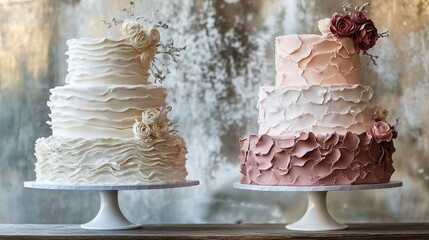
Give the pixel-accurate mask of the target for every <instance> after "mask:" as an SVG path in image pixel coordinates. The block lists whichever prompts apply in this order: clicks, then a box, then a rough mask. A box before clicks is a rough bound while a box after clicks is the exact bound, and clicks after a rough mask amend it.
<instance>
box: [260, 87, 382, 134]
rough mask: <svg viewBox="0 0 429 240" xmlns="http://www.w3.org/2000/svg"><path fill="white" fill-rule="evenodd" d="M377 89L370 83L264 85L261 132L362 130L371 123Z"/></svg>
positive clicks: (325, 132) (343, 132)
mask: <svg viewBox="0 0 429 240" xmlns="http://www.w3.org/2000/svg"><path fill="white" fill-rule="evenodd" d="M372 97H373V90H372V88H371V87H369V86H363V85H359V84H355V85H329V86H320V85H307V86H267V85H265V86H263V87H261V89H260V91H259V101H258V104H257V108H258V109H259V117H258V124H259V135H262V134H268V135H271V136H280V135H291V134H292V135H296V136H298V135H299V134H300V133H301V132H313V133H316V134H327V133H333V132H337V133H339V134H345V133H346V132H347V131H350V132H353V133H358V134H359V133H362V132H365V131H367V127H368V126H369V125H371V124H372V123H373V122H374V120H373V119H372V116H373V111H374V106H375V103H374V100H373V98H372Z"/></svg>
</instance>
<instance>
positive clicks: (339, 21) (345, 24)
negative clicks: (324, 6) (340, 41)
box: [329, 13, 358, 37]
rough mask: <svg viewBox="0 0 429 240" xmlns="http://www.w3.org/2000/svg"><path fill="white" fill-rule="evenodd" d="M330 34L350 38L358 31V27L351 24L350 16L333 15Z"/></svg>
mask: <svg viewBox="0 0 429 240" xmlns="http://www.w3.org/2000/svg"><path fill="white" fill-rule="evenodd" d="M329 29H330V30H331V33H332V34H334V35H337V36H343V37H349V36H352V35H353V34H354V33H355V32H356V31H357V29H358V26H357V25H356V23H355V22H353V20H352V18H351V17H350V15H348V14H346V15H342V14H339V13H334V15H332V18H331V26H330V28H329Z"/></svg>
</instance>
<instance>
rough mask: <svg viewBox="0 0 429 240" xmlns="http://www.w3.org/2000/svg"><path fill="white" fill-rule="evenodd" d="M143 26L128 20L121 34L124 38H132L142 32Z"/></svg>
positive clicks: (124, 23) (123, 25) (122, 27)
mask: <svg viewBox="0 0 429 240" xmlns="http://www.w3.org/2000/svg"><path fill="white" fill-rule="evenodd" d="M140 29H141V25H140V24H139V23H138V22H136V21H133V20H130V19H127V20H125V21H124V22H123V23H122V26H121V34H122V36H124V37H132V36H134V35H136V34H137V33H138V32H140Z"/></svg>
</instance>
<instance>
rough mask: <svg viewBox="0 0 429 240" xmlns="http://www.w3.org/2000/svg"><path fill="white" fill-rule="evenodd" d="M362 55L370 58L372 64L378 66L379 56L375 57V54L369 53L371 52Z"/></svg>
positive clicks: (364, 52)
mask: <svg viewBox="0 0 429 240" xmlns="http://www.w3.org/2000/svg"><path fill="white" fill-rule="evenodd" d="M362 55H366V56H368V57H369V61H371V62H372V64H374V65H376V66H377V59H378V56H377V55H373V54H371V53H369V52H367V51H363V52H362ZM369 61H368V64H369Z"/></svg>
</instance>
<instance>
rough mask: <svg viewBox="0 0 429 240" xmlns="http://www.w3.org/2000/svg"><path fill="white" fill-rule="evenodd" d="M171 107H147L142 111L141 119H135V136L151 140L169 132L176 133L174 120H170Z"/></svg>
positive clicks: (162, 136) (163, 136) (139, 138)
mask: <svg viewBox="0 0 429 240" xmlns="http://www.w3.org/2000/svg"><path fill="white" fill-rule="evenodd" d="M169 111H171V107H157V108H147V109H145V110H144V111H143V112H142V118H141V121H139V120H138V119H135V122H134V125H133V132H134V137H135V138H136V139H138V140H146V141H151V140H155V139H158V138H165V136H166V135H168V134H176V133H177V130H176V128H175V124H174V122H169V121H168V118H167V113H168V112H169Z"/></svg>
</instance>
